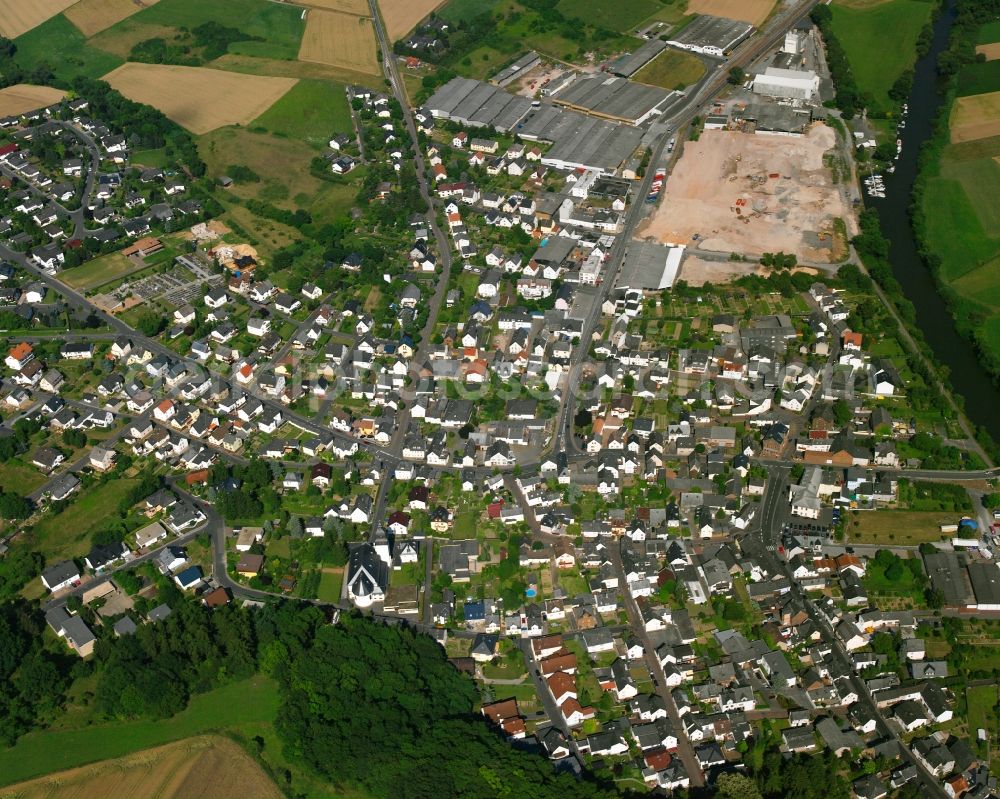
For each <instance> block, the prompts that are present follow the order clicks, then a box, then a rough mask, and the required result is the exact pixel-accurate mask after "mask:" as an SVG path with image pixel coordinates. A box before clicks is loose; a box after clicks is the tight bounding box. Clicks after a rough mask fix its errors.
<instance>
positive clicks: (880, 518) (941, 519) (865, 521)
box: [847, 510, 955, 545]
mask: <svg viewBox="0 0 1000 799" xmlns="http://www.w3.org/2000/svg"><path fill="white" fill-rule="evenodd" d="M954 515H955V514H953V513H952V514H948V513H945V512H943V511H908V510H878V511H863V512H861V513H858V514H857V515H855V514H853V513H852V514H850V515H849V516H848V517H847V530H848V532H849V534H850V540H851V541H852V542H858V543H862V544H909V545H916V544H922V543H924V542H925V541H940V540H941V537H942V535H945V534H944V533H942V532H941V529H940V525H941V524H943V523H946V522H949V521H951V518H952V517H954ZM855 521H857V522H858V525H857V526H855V525H854V523H855Z"/></svg>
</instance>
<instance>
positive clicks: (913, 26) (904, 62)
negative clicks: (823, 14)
mask: <svg viewBox="0 0 1000 799" xmlns="http://www.w3.org/2000/svg"><path fill="white" fill-rule="evenodd" d="M932 10H933V5H932V4H931V3H925V2H921V0H890V1H889V2H887V3H880V4H878V5H873V6H870V7H867V8H849V7H846V6H843V5H836V4H834V5H831V6H830V11H831V13H832V14H833V30H834V32H835V33H836V34H837V38H838V39H839V40H840V43H841V45H843V47H844V50H845V51H846V53H847V58H848V59H849V60H850V62H851V68H852V70H853V71H854V77H855V79H856V80H857V83H858V87H859V88H860V89H861V91H862V93H867V94H871V96H872V101H873V102H872V103H870V104H869V105H870V107H877V108H889V107H891V106H892V101H891V100H889V96H888V92H889V89H890V88H891V87H892V84H893V83H895V81H896V79H897V78H898V77H899V76H900V75H901V74H902V73H903V71H904V70H905V69H907V68H908V67H910V66H912V65H913V63H914V61H915V60H916V44H917V38H918V37H919V35H920V31H921V29H922V28H923V27H924V25H925V24H926V23H927V22H928V21H929V20H930V17H931V11H932ZM886 31H892V46H891V47H887V46H886Z"/></svg>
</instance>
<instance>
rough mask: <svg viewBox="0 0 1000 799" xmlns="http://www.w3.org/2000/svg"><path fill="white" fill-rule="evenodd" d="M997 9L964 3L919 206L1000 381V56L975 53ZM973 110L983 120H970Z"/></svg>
mask: <svg viewBox="0 0 1000 799" xmlns="http://www.w3.org/2000/svg"><path fill="white" fill-rule="evenodd" d="M997 13H1000V2H996V0H986V2H983V1H982V0H977V2H972V0H964V2H960V3H959V8H958V14H957V16H956V21H955V25H954V27H953V28H952V36H951V41H950V44H949V47H948V50H947V51H946V52H945V53H944V54H943V61H942V63H941V64H940V66H941V69H940V70H939V71H941V72H943V73H944V74H943V77H944V78H945V79H946V83H945V85H944V94H945V96H944V102H943V103H942V105H941V110H940V113H939V114H938V116H937V119H936V122H935V127H934V132H933V134H932V136H931V138H929V139H928V141H927V142H926V144H925V145H924V147H923V149H922V151H921V154H920V161H919V164H918V175H917V179H916V181H915V184H914V193H913V203H912V207H911V215H912V225H913V234H914V237H915V238H916V240H917V246H918V249H919V252H920V255H921V257H922V259H923V262H924V264H926V266H927V268H928V269H929V270H930V271H931V273H932V274H933V275H934V278H935V281H936V284H937V288H938V291H939V292H940V293H941V295H942V296H943V298H944V300H945V302H946V304H947V307H948V311H949V313H950V314H951V316H952V319H953V320H954V323H955V326H956V328H957V330H958V331H959V333H960V334H961V335H962V336H963V337H964V338H965V339H966V340H967V341H968V342H969V343H970V344H971V345H972V347H973V348H974V350H975V352H976V354H977V356H978V358H979V361H980V363H981V365H982V367H983V369H984V370H985V371H986V372H987V373H988V375H989V377H990V379H991V381H992V382H993V384H994V385H996V384H1000V163H998V159H1000V114H996V113H991V111H990V110H989V107H988V105H989V102H990V101H991V100H992V99H993V97H996V96H997V95H994V94H993V93H994V92H1000V62H997V61H987V60H985V59H986V56H985V55H982V56H975V55H974V48H975V47H976V46H977V45H989V44H992V43H995V42H996V41H1000V26H998V25H997V24H996V22H994V21H992V20H991V19H990V17H991V16H995V15H996V14H997ZM987 40H989V41H987ZM977 59H978V60H977ZM970 118H971V119H972V120H973V122H974V126H975V127H971V126H969V125H968V124H967V123H966V120H969V119H970ZM993 127H996V130H995V131H994V130H992V128H993ZM987 133H994V134H996V135H982V134H987ZM994 436H996V433H994Z"/></svg>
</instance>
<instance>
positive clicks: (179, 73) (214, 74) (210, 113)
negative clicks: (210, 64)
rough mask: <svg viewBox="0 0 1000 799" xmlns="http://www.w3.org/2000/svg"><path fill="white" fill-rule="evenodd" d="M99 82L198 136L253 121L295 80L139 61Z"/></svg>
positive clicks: (127, 65) (281, 95)
mask: <svg viewBox="0 0 1000 799" xmlns="http://www.w3.org/2000/svg"><path fill="white" fill-rule="evenodd" d="M104 80H106V81H107V82H108V83H110V84H111V85H112V86H113V87H114V88H115V89H117V90H118V91H120V92H121V93H122V94H124V95H125V96H126V97H128V98H129V99H131V100H135V101H136V102H139V103H146V104H148V105H151V106H153V107H154V108H159V109H160V110H161V111H162V112H163V113H164V114H166V115H167V116H168V117H170V118H171V119H172V120H174V122H176V123H177V124H178V125H182V126H183V127H185V128H187V129H188V130H190V131H191V132H192V133H197V134H202V133H208V132H209V131H212V130H215V129H216V128H221V127H225V126H226V125H246V124H248V123H249V122H252V121H253V120H255V119H256V118H257V117H259V116H260V115H261V114H263V113H264V112H265V111H266V110H267V109H268V108H270V107H271V106H272V105H274V103H275V102H276V101H277V100H279V99H281V98H282V97H283V96H284V95H285V92H287V91H288V90H289V89H291V88H292V86H294V85H295V84H296V82H297V81H296V79H295V78H274V77H265V76H263V75H243V74H240V73H236V72H223V71H222V70H220V69H205V68H203V67H177V66H170V65H166V64H139V63H128V64H122V66H120V67H118V69H116V70H114V71H112V72H109V73H108V74H107V75H105V76H104Z"/></svg>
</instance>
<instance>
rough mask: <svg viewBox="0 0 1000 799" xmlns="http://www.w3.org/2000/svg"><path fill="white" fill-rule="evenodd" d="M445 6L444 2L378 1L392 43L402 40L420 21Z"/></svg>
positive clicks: (433, 0)
mask: <svg viewBox="0 0 1000 799" xmlns="http://www.w3.org/2000/svg"><path fill="white" fill-rule="evenodd" d="M443 5H444V2H442V0H378V7H379V9H380V10H381V11H382V19H383V20H384V21H385V32H386V33H387V34H388V35H389V41H390V42H395V41H398V40H399V39H402V38H403V37H404V36H406V34H408V33H409V32H410V31H412V30H413V29H414V28H415V27H417V23H418V22H420V20H422V19H423V18H424V17H426V16H427V15H428V14H430V13H431V12H432V11H434V10H435V9H437V8H438V7H440V6H443Z"/></svg>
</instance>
